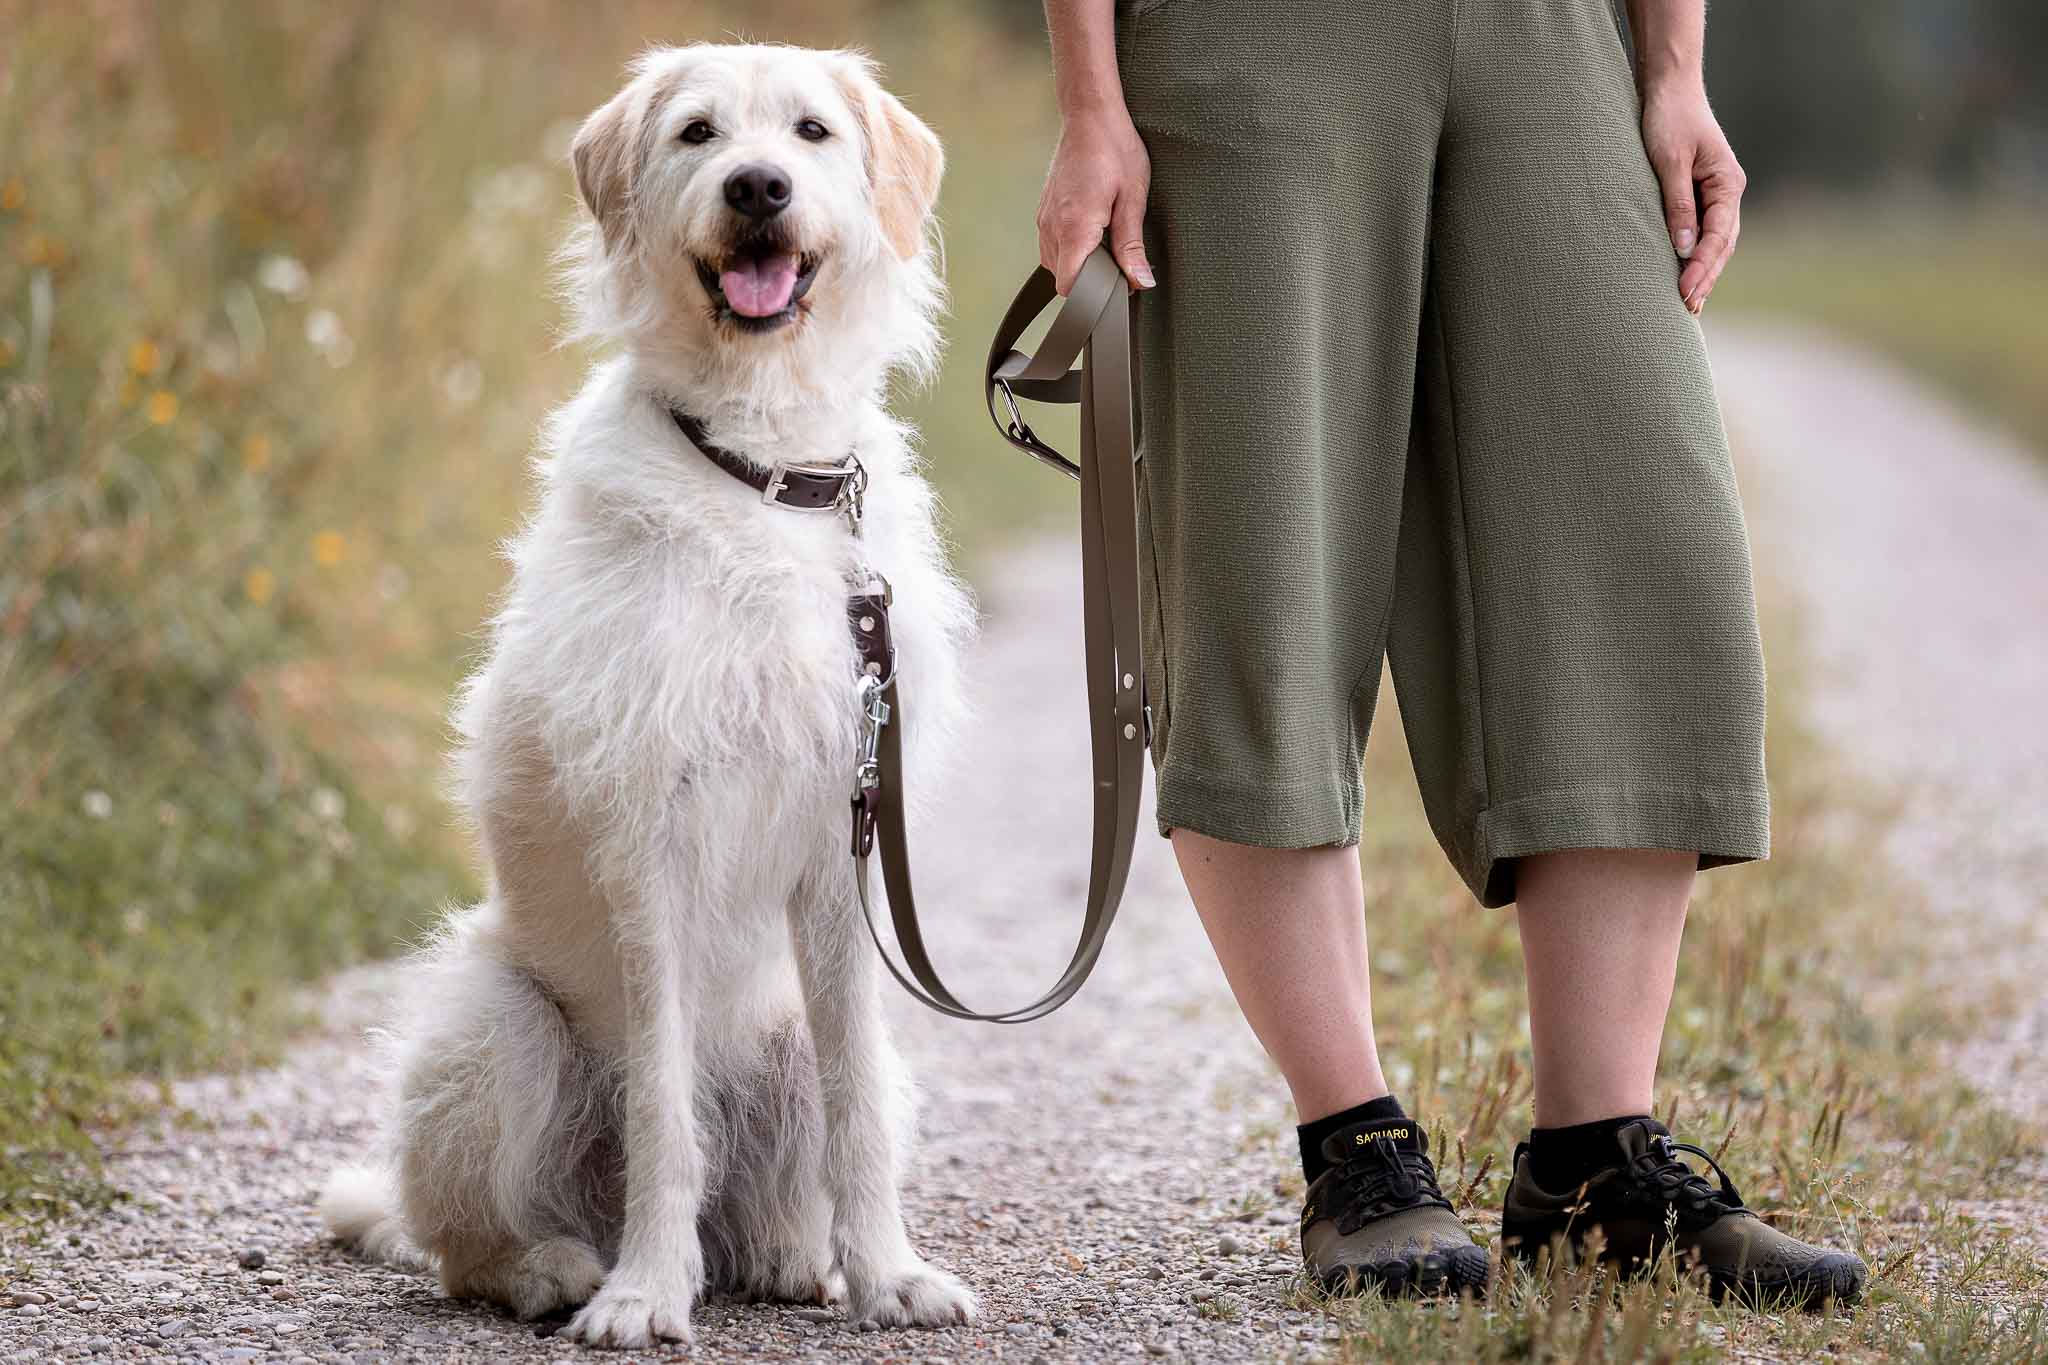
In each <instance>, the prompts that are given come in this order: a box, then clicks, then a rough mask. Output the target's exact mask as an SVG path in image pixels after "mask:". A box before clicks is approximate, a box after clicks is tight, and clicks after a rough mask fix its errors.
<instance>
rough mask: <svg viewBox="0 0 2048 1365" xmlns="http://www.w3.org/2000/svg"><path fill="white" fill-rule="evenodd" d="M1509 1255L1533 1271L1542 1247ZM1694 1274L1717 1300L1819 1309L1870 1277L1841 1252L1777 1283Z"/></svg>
mask: <svg viewBox="0 0 2048 1365" xmlns="http://www.w3.org/2000/svg"><path fill="white" fill-rule="evenodd" d="M1507 1254H1508V1255H1509V1256H1512V1257H1513V1258H1514V1259H1516V1260H1518V1261H1520V1262H1521V1263H1522V1264H1523V1265H1525V1266H1528V1267H1529V1268H1530V1269H1531V1270H1534V1269H1535V1268H1536V1264H1537V1260H1538V1257H1539V1256H1540V1254H1541V1252H1540V1250H1539V1251H1537V1252H1533V1253H1532V1252H1531V1251H1530V1249H1529V1247H1528V1246H1527V1245H1526V1244H1524V1243H1521V1242H1519V1241H1518V1242H1516V1243H1515V1244H1513V1245H1511V1246H1509V1247H1508V1248H1507ZM1607 1264H1608V1265H1609V1266H1610V1267H1614V1266H1615V1262H1613V1261H1609V1262H1607ZM1621 1273H1622V1274H1623V1275H1627V1276H1634V1275H1641V1274H1643V1273H1645V1272H1644V1271H1642V1270H1632V1271H1631V1270H1623V1271H1622V1272H1621ZM1695 1273H1697V1274H1700V1275H1703V1276H1704V1277H1705V1278H1706V1281H1707V1297H1708V1298H1709V1299H1711V1300H1713V1302H1715V1303H1720V1302H1722V1301H1724V1300H1726V1299H1729V1298H1733V1299H1734V1300H1735V1301H1736V1302H1737V1303H1740V1304H1744V1305H1746V1306H1748V1307H1751V1308H1775V1307H1780V1306H1784V1305H1790V1306H1792V1307H1796V1308H1803V1309H1807V1310H1818V1309H1820V1308H1822V1307H1824V1306H1825V1305H1826V1304H1827V1303H1828V1302H1829V1301H1833V1302H1834V1304H1835V1305H1836V1306H1837V1307H1840V1308H1849V1307H1852V1306H1854V1305H1855V1303H1856V1302H1857V1300H1859V1299H1860V1298H1861V1297H1862V1296H1863V1286H1864V1283H1865V1281H1866V1280H1867V1279H1868V1277H1869V1275H1868V1272H1867V1271H1866V1270H1865V1269H1864V1267H1863V1263H1862V1262H1861V1261H1859V1260H1857V1259H1856V1258H1855V1257H1853V1256H1846V1255H1841V1254H1839V1253H1837V1254H1834V1255H1830V1256H1825V1257H1823V1258H1822V1259H1821V1260H1820V1261H1819V1262H1817V1263H1816V1264H1815V1265H1813V1266H1811V1267H1809V1268H1808V1269H1807V1270H1806V1271H1804V1272H1802V1273H1801V1274H1798V1275H1794V1276H1790V1277H1788V1278H1786V1279H1783V1280H1779V1281H1777V1282H1776V1283H1765V1282H1763V1281H1761V1280H1759V1279H1757V1278H1756V1277H1755V1276H1741V1275H1735V1274H1732V1273H1729V1272H1727V1271H1719V1270H1715V1269H1714V1268H1713V1267H1711V1266H1709V1267H1708V1268H1706V1269H1705V1270H1703V1271H1698V1272H1695Z"/></svg>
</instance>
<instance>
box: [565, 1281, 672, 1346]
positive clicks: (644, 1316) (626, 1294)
mask: <svg viewBox="0 0 2048 1365" xmlns="http://www.w3.org/2000/svg"><path fill="white" fill-rule="evenodd" d="M562 1335H563V1336H565V1337H568V1338H570V1339H571V1340H573V1341H580V1342H583V1343H584V1344H585V1345H588V1346H620V1347H625V1348H627V1349H642V1350H644V1349H646V1348H647V1347H650V1346H652V1345H654V1343H655V1342H657V1341H680V1342H682V1343H683V1344H684V1345H686V1346H687V1345H688V1344H689V1342H690V1300H689V1299H688V1297H685V1296H677V1295H673V1294H657V1293H650V1292H648V1291H646V1290H643V1289H639V1288H636V1287H634V1286H632V1285H620V1284H607V1285H606V1286H605V1287H604V1288H602V1289H600V1290H598V1291H597V1297H596V1298H594V1299H592V1300H591V1301H590V1302H589V1303H587V1304H585V1305H584V1306H583V1310H582V1311H581V1312H579V1313H578V1314H577V1315H576V1316H575V1317H573V1318H571V1319H569V1325H568V1326H567V1327H564V1328H563V1329H562Z"/></svg>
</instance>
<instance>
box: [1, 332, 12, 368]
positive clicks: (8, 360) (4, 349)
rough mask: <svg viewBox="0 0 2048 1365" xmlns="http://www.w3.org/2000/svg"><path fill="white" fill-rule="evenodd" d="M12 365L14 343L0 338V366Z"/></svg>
mask: <svg viewBox="0 0 2048 1365" xmlns="http://www.w3.org/2000/svg"><path fill="white" fill-rule="evenodd" d="M13 363H14V343H13V342H11V341H9V340H8V339H7V338H6V337H0V365H12V364H13Z"/></svg>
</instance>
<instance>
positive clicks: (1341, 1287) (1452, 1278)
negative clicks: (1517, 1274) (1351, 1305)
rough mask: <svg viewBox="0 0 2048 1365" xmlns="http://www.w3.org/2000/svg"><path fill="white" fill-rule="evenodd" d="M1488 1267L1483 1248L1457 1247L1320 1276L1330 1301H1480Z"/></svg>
mask: <svg viewBox="0 0 2048 1365" xmlns="http://www.w3.org/2000/svg"><path fill="white" fill-rule="evenodd" d="M1492 1268H1493V1263H1492V1260H1491V1258H1489V1257H1488V1256H1487V1254H1486V1248H1485V1247H1482V1246H1476V1245H1475V1246H1471V1247H1459V1248H1456V1249H1454V1250H1451V1251H1445V1252H1431V1253H1430V1254H1429V1255H1427V1256H1423V1257H1420V1258H1418V1259H1416V1260H1413V1261H1389V1262H1386V1263H1385V1264H1382V1265H1360V1266H1345V1267H1343V1268H1341V1269H1338V1270H1332V1271H1329V1272H1327V1273H1326V1274H1325V1275H1324V1276H1323V1277H1322V1280H1323V1290H1324V1292H1325V1293H1327V1294H1329V1295H1330V1296H1331V1297H1332V1298H1349V1297H1353V1296H1356V1295H1361V1294H1379V1295H1381V1296H1383V1297H1385V1298H1390V1299H1448V1298H1458V1297H1466V1296H1469V1297H1471V1298H1475V1299H1481V1298H1485V1297H1486V1286H1487V1281H1488V1279H1489V1278H1490V1274H1491V1271H1492Z"/></svg>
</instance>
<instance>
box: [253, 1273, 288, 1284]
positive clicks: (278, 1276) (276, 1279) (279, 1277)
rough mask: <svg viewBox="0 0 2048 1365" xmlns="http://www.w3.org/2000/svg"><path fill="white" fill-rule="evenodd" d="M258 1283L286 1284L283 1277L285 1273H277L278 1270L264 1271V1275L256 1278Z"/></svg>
mask: <svg viewBox="0 0 2048 1365" xmlns="http://www.w3.org/2000/svg"><path fill="white" fill-rule="evenodd" d="M256 1283H258V1284H283V1283H284V1275H283V1273H282V1272H280V1271H276V1270H266V1271H264V1272H263V1273H262V1274H261V1275H258V1276H257V1277H256Z"/></svg>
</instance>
